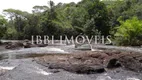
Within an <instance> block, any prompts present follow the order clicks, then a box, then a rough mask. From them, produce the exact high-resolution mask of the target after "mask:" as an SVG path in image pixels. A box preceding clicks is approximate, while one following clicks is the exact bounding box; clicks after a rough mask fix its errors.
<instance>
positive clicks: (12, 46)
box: [5, 42, 23, 49]
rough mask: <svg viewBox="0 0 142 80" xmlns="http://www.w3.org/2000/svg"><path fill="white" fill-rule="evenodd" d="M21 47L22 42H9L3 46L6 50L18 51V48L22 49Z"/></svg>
mask: <svg viewBox="0 0 142 80" xmlns="http://www.w3.org/2000/svg"><path fill="white" fill-rule="evenodd" d="M22 47H23V43H22V42H9V43H7V45H6V46H5V48H6V49H18V48H22Z"/></svg>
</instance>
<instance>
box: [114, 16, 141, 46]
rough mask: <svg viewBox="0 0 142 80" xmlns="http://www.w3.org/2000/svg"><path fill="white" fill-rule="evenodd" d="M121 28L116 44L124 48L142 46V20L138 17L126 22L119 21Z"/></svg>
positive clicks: (118, 31) (118, 29)
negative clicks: (141, 37)
mask: <svg viewBox="0 0 142 80" xmlns="http://www.w3.org/2000/svg"><path fill="white" fill-rule="evenodd" d="M119 22H120V24H121V25H120V26H119V27H118V28H117V32H116V33H115V36H116V43H117V44H119V45H123V46H138V45H142V43H141V42H142V40H141V39H140V38H139V37H140V36H142V20H139V19H138V18H137V17H133V18H132V19H128V20H126V21H122V20H119Z"/></svg>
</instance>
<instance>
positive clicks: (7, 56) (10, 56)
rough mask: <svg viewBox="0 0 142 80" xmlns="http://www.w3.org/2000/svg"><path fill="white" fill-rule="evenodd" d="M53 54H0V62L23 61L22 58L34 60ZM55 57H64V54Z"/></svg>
mask: <svg viewBox="0 0 142 80" xmlns="http://www.w3.org/2000/svg"><path fill="white" fill-rule="evenodd" d="M48 55H54V54H52V53H51V54H50V53H49V54H0V60H3V59H24V58H35V57H42V56H48ZM56 55H64V54H56Z"/></svg>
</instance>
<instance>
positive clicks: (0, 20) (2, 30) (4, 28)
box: [0, 15, 7, 39]
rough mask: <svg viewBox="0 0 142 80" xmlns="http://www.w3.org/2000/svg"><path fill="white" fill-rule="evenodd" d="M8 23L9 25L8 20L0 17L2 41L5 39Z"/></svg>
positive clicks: (0, 36)
mask: <svg viewBox="0 0 142 80" xmlns="http://www.w3.org/2000/svg"><path fill="white" fill-rule="evenodd" d="M6 23H7V20H6V19H5V18H4V17H3V16H2V15H0V39H1V38H2V37H3V35H4V33H5V30H6V26H5V25H6Z"/></svg>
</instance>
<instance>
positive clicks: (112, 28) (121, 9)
mask: <svg viewBox="0 0 142 80" xmlns="http://www.w3.org/2000/svg"><path fill="white" fill-rule="evenodd" d="M3 13H4V15H5V16H6V17H8V19H6V18H5V17H4V16H0V38H1V39H18V40H23V39H31V36H32V35H41V36H43V35H48V36H52V35H54V36H56V39H58V37H59V36H60V35H68V36H76V35H79V34H84V35H88V36H91V35H104V36H107V35H111V36H113V38H114V40H119V39H118V38H117V39H115V36H116V34H120V33H121V32H122V31H124V32H123V38H121V42H120V41H116V42H117V43H118V44H123V43H126V42H127V40H128V39H129V38H130V37H131V38H135V39H136V40H134V41H136V44H142V43H141V38H137V37H139V36H142V31H140V30H141V29H142V25H141V23H140V22H141V20H142V1H141V0H116V1H111V0H110V1H106V0H104V1H103V0H102V1H100V0H82V1H80V2H78V3H74V2H71V3H58V4H57V5H55V3H54V2H53V1H49V2H48V4H47V6H38V5H35V6H33V11H32V13H28V12H26V11H22V10H16V9H5V10H3ZM132 21H135V22H133V23H132ZM122 22H123V23H122ZM126 28H132V31H133V32H134V33H137V30H136V29H140V30H139V33H138V35H131V34H129V33H127V29H126ZM128 30H129V31H130V32H131V29H128ZM134 30H135V31H134ZM125 31H126V32H125ZM124 35H127V36H124ZM121 36H122V35H121ZM123 39H124V40H123ZM125 41H126V42H125ZM132 41H133V40H132ZM137 41H139V42H138V43H137ZM134 44H135V43H133V44H132V43H131V42H130V43H128V44H127V45H134Z"/></svg>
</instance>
